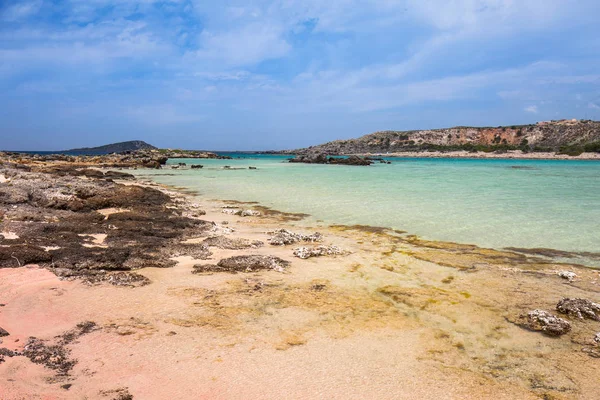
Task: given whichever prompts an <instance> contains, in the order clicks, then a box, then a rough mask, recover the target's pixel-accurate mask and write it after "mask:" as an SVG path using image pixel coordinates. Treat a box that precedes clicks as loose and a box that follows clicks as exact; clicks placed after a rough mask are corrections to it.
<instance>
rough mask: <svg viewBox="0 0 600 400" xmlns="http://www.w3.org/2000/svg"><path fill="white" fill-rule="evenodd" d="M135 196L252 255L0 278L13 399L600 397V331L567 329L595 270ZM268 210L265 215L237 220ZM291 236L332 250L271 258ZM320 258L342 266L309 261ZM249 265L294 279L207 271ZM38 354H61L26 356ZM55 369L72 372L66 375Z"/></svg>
mask: <svg viewBox="0 0 600 400" xmlns="http://www.w3.org/2000/svg"><path fill="white" fill-rule="evenodd" d="M81 179H87V178H81ZM122 183H123V184H126V185H128V186H131V185H134V186H135V185H144V186H146V187H148V186H149V187H152V188H158V189H160V190H161V191H163V192H164V193H166V194H168V195H169V196H170V197H171V199H172V201H173V204H175V206H169V207H175V208H177V209H178V210H179V211H181V212H183V213H186V212H190V211H193V210H198V209H199V208H201V209H202V210H204V211H206V214H205V215H201V216H200V217H198V218H201V219H202V220H204V221H214V222H215V224H214V227H213V228H212V229H211V230H210V231H207V232H204V233H202V234H201V235H198V237H189V238H186V239H185V240H182V243H185V244H186V245H198V246H200V244H201V243H202V242H204V241H205V240H207V238H211V237H218V238H223V237H225V238H228V239H231V240H233V241H234V242H235V243H245V244H248V243H254V244H253V245H248V246H240V247H245V248H242V249H237V250H233V249H227V248H219V247H215V246H218V245H219V241H218V240H217V241H216V242H215V246H211V247H210V252H211V253H212V254H211V255H210V256H208V257H203V258H204V259H203V260H198V259H194V258H193V257H190V256H181V257H176V258H174V261H175V262H176V263H175V264H174V266H173V267H171V268H141V269H136V270H135V273H136V274H140V275H142V276H143V277H145V278H147V279H148V282H149V284H146V285H142V286H139V287H123V286H114V285H110V284H109V283H108V281H102V282H100V283H96V284H92V285H90V284H89V282H87V283H86V282H84V281H82V280H81V279H78V278H74V279H65V278H63V279H60V278H59V277H57V276H56V275H55V274H54V273H53V272H51V271H50V270H48V269H45V268H41V267H38V266H36V265H23V266H21V267H18V268H2V269H0V303H1V304H2V307H0V327H2V328H3V329H5V330H6V331H7V332H8V333H9V335H8V336H5V337H3V338H2V343H1V344H0V346H1V347H3V348H4V353H6V352H7V351H15V352H17V354H16V355H14V356H12V357H10V356H6V357H4V362H2V363H0V398H2V399H25V398H26V399H131V398H135V399H165V398H171V399H192V398H193V399H240V398H262V399H276V398H298V399H300V398H332V399H338V398H340V399H341V398H345V399H348V398H350V399H364V398H377V399H381V398H387V399H415V398H420V399H439V398H443V399H465V398H469V399H484V398H499V399H502V398H505V399H515V398H519V399H529V398H531V399H537V398H547V399H572V398H578V399H593V398H596V395H597V393H598V392H599V391H600V380H599V379H598V366H597V362H598V358H596V357H598V355H599V352H600V350H599V346H600V344H598V343H596V342H594V340H593V339H594V335H595V334H596V333H597V332H599V331H600V323H599V322H598V321H595V320H591V319H579V318H577V317H576V316H572V315H563V314H559V313H558V312H557V311H556V305H557V302H558V301H559V300H561V299H562V298H565V297H567V298H585V299H590V300H592V301H598V299H599V298H600V273H599V272H598V271H597V270H593V269H588V268H584V267H579V266H567V265H559V264H552V263H551V262H548V261H547V260H546V261H545V259H544V258H543V257H538V256H526V255H523V254H517V253H512V252H501V251H496V250H490V249H480V248H477V247H475V246H469V245H459V244H453V243H446V242H428V241H423V240H420V239H419V238H416V237H411V236H406V235H401V234H399V233H397V232H393V231H388V230H385V229H380V228H371V227H364V226H325V225H320V226H315V227H312V228H310V229H309V228H307V227H306V226H303V227H301V228H299V227H297V226H295V220H298V219H299V218H301V217H300V216H297V215H290V214H285V213H279V212H276V211H273V210H268V209H264V208H260V207H259V206H258V205H256V204H240V203H234V202H224V201H206V200H202V203H201V204H199V203H198V199H196V198H194V197H193V196H191V195H189V194H184V193H181V192H177V191H175V190H173V189H172V188H167V187H161V186H158V185H156V184H153V183H151V182H139V181H132V180H127V181H123V182H122ZM253 209H254V210H259V209H260V210H261V213H260V215H251V216H247V217H241V216H240V215H233V214H231V212H230V211H227V210H240V211H243V210H253ZM224 210H226V211H225V212H224ZM98 211H99V212H100V213H101V214H103V215H105V216H109V215H116V214H118V213H124V212H127V210H126V208H122V209H118V208H117V209H115V208H112V209H99V210H98ZM250 214H252V213H250ZM280 229H287V230H289V231H293V232H299V233H302V234H305V235H310V234H313V233H314V232H316V231H318V232H320V233H321V234H322V235H323V240H322V241H321V242H319V243H302V242H300V243H296V244H292V245H284V246H275V245H272V244H270V243H269V239H270V238H272V237H273V233H271V234H269V233H268V232H273V231H276V230H280ZM104 239H105V238H104V237H102V236H96V237H94V238H92V239H91V240H90V242H91V243H92V244H91V245H93V246H103V245H105V243H101V242H102V241H103V240H104ZM8 240H9V239H6V238H5V239H4V242H6V241H8ZM219 240H222V239H219ZM259 241H260V242H262V243H263V244H262V245H260V244H259V243H258V242H259ZM319 245H324V246H330V245H334V246H337V249H339V250H340V251H341V252H342V253H343V254H337V255H324V256H320V257H313V258H308V259H301V258H298V257H295V256H294V254H293V253H294V249H296V248H298V247H307V248H312V247H315V246H319ZM225 247H235V246H231V245H229V246H227V245H226V246H225ZM239 255H257V256H261V255H262V256H273V257H278V258H279V259H280V260H282V261H283V262H285V261H287V262H289V266H287V267H285V268H283V269H281V270H277V269H273V270H270V269H266V270H258V271H253V272H244V271H242V272H238V273H230V272H226V271H221V272H219V271H217V270H211V269H210V268H207V269H202V268H199V267H196V268H194V266H195V265H196V266H198V265H200V266H203V265H214V264H215V263H217V262H218V261H219V260H223V259H227V258H228V257H235V256H239ZM194 271H195V272H200V273H195V274H194V273H192V272H194ZM202 271H208V272H202ZM561 271H570V272H573V273H574V274H575V277H574V278H572V279H565V278H564V277H561V276H559V273H560V272H561ZM535 309H541V310H546V311H548V312H550V313H552V314H555V315H558V316H560V317H562V318H564V319H565V320H568V321H569V324H570V326H571V327H572V329H571V330H570V331H569V332H568V333H566V334H565V335H563V336H560V337H551V336H548V335H544V334H543V333H542V332H539V331H534V329H533V328H532V327H531V326H529V327H528V326H526V325H527V322H526V321H525V322H524V319H523V316H524V315H526V314H527V313H528V312H530V311H532V310H535ZM86 323H87V325H86ZM525 328H528V329H525ZM31 337H35V338H38V339H39V340H41V341H42V342H43V343H44V346H46V347H44V349H48V348H50V347H51V346H57V349H54V348H52V349H54V350H53V351H55V353H54V354H53V355H52V356H50V358H49V359H40V358H39V357H42V356H40V354H41V353H38V354H37V357H38V359H36V355H34V356H32V357H24V356H22V355H21V354H20V353H19V352H23V350H24V346H25V347H27V346H26V343H30V346H31V343H32V342H31V339H29V338H31ZM42 355H43V354H42ZM52 357H54V358H58V359H60V360H59V361H61V363H62V364H61V365H62V366H61V367H59V368H58V369H56V368H55V369H53V368H52V365H53V364H52ZM42 358H43V357H42ZM32 361H33V362H32ZM36 361H38V362H39V363H36ZM54 361H56V360H54ZM71 362H72V365H71V364H69V363H71ZM65 363H67V364H68V365H70V366H71V368H64V364H65ZM60 368H63V369H62V370H61V369H60Z"/></svg>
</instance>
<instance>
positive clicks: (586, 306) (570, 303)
mask: <svg viewBox="0 0 600 400" xmlns="http://www.w3.org/2000/svg"><path fill="white" fill-rule="evenodd" d="M556 310H557V311H558V312H560V313H563V314H567V315H569V316H573V317H577V318H579V319H585V318H587V319H592V320H595V321H600V304H596V303H592V302H591V301H589V300H586V299H569V298H566V297H565V298H563V299H562V300H560V301H559V302H558V304H557V305H556Z"/></svg>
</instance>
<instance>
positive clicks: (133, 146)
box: [64, 140, 157, 155]
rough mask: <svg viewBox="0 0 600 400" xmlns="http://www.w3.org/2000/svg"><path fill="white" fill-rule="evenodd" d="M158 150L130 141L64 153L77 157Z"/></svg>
mask: <svg viewBox="0 0 600 400" xmlns="http://www.w3.org/2000/svg"><path fill="white" fill-rule="evenodd" d="M156 149H157V148H156V147H154V146H152V145H151V144H148V143H146V142H144V141H142V140H130V141H128V142H119V143H111V144H107V145H104V146H98V147H83V148H81V149H71V150H65V151H64V153H68V154H75V155H103V154H112V153H124V152H127V151H138V150H156Z"/></svg>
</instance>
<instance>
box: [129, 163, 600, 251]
mask: <svg viewBox="0 0 600 400" xmlns="http://www.w3.org/2000/svg"><path fill="white" fill-rule="evenodd" d="M389 160H391V161H392V164H391V165H388V164H375V165H373V166H370V167H352V166H336V165H307V164H290V163H287V162H286V157H283V156H250V157H249V158H241V159H234V160H192V159H185V160H169V164H174V163H177V162H185V163H187V164H188V165H189V164H203V165H204V166H205V167H204V168H203V169H200V170H197V169H196V170H190V169H185V170H171V169H163V170H158V171H143V172H142V171H140V173H141V174H143V175H148V176H151V177H152V178H153V179H154V180H155V181H157V182H160V183H164V184H170V185H176V186H182V187H186V188H189V189H192V190H194V191H196V192H197V193H198V194H199V195H200V196H204V197H206V198H211V199H232V200H240V201H257V202H259V203H261V204H262V205H265V206H269V207H272V208H275V209H278V210H281V211H290V212H302V213H307V214H310V215H311V216H312V217H311V219H310V220H309V221H308V222H309V223H310V222H314V221H315V220H323V221H325V222H327V223H337V224H364V225H373V226H385V227H390V228H394V229H398V230H404V231H407V232H408V233H410V234H416V235H419V236H421V237H423V238H426V239H432V240H444V241H454V242H460V243H473V244H477V245H480V246H485V247H492V248H504V247H520V248H538V247H540V248H551V249H558V250H565V251H572V252H600V162H594V161H558V160H557V161H548V160H465V159H398V158H396V159H394V158H390V159H389ZM225 165H229V166H231V167H232V168H242V169H239V170H236V169H231V170H227V169H223V167H224V166H225ZM249 166H255V167H257V168H258V169H257V170H249V169H248V167H249Z"/></svg>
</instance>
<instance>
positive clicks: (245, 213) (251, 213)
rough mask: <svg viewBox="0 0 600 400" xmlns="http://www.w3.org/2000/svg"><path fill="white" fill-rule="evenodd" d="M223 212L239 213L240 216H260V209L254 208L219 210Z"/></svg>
mask: <svg viewBox="0 0 600 400" xmlns="http://www.w3.org/2000/svg"><path fill="white" fill-rule="evenodd" d="M221 212H222V213H223V214H228V215H239V216H240V217H258V216H260V211H254V210H238V209H234V208H223V209H222V210H221Z"/></svg>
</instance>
